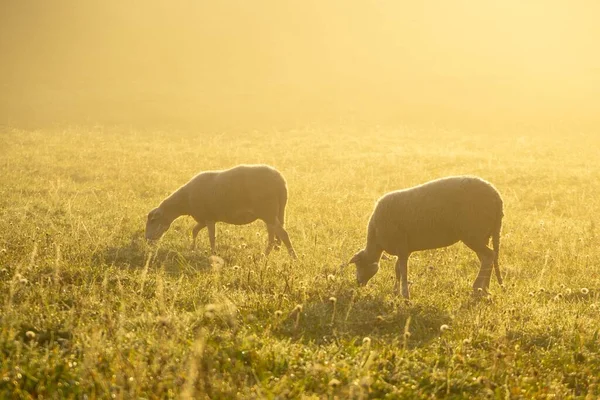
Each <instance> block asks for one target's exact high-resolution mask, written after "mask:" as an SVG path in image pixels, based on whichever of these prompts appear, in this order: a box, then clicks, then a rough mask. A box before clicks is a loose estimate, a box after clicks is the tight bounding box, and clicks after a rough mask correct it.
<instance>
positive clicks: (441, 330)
mask: <svg viewBox="0 0 600 400" xmlns="http://www.w3.org/2000/svg"><path fill="white" fill-rule="evenodd" d="M448 329H450V327H449V326H448V325H446V324H443V325H442V326H440V332H442V333H444V332H446V331H447V330H448Z"/></svg>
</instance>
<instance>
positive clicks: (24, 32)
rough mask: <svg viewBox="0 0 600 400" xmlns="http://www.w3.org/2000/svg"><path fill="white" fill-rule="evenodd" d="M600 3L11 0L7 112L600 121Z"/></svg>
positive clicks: (24, 116) (119, 118)
mask: <svg viewBox="0 0 600 400" xmlns="http://www.w3.org/2000/svg"><path fill="white" fill-rule="evenodd" d="M599 20H600V2H597V1H594V0H589V1H586V0H573V1H567V0H564V1H551V0H544V1H541V0H540V1H534V0H531V1H522V0H503V1H497V0H478V1H471V0H469V1H467V0H457V1H443V0H439V1H398V0H389V1H388V0H378V1H366V0H365V1H358V0H356V1H348V0H344V1H342V0H337V1H323V0H302V1H293V0H265V1H248V0H243V1H242V0H240V1H231V0H226V1H224V0H219V1H204V0H196V1H189V0H185V1H184V0H182V1H166V0H165V1H157V0H150V1H148V0H144V1H134V0H132V1H116V0H109V1H106V0H86V1H81V0H77V1H75V0H71V1H70V0H53V1H48V0H0V124H11V125H36V124H41V125H43V124H49V123H126V124H134V125H155V124H156V125H158V124H172V125H177V126H198V127H209V128H217V127H218V128H222V127H242V128H254V127H264V126H282V127H283V126H293V125H305V124H319V123H339V122H343V123H354V122H356V123H359V122H360V123H367V124H384V123H385V124H395V123H405V122H411V123H443V124H449V125H475V126H481V127H485V126H498V125H501V124H507V123H508V124H540V125H544V126H554V125H556V126H559V125H561V126H571V125H572V126H582V127H583V126H585V127H588V128H589V127H592V128H595V127H597V126H600V115H599V114H600V113H599V112H598V110H600V24H599V23H598V21H599Z"/></svg>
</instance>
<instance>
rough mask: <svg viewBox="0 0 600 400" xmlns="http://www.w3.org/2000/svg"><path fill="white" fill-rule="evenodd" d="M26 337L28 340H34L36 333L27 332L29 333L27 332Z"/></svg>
mask: <svg viewBox="0 0 600 400" xmlns="http://www.w3.org/2000/svg"><path fill="white" fill-rule="evenodd" d="M25 336H26V337H27V339H33V338H35V332H33V331H27V332H25Z"/></svg>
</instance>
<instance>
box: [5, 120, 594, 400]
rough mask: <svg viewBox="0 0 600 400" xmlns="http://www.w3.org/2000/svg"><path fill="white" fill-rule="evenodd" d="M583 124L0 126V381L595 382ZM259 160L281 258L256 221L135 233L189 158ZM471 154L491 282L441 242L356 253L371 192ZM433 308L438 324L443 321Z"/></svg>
mask: <svg viewBox="0 0 600 400" xmlns="http://www.w3.org/2000/svg"><path fill="white" fill-rule="evenodd" d="M598 148H600V139H598V138H594V137H592V136H586V135H583V134H578V133H577V132H569V133H568V134H564V135H563V134H559V133H552V132H540V131H539V130H538V131H528V130H526V129H523V130H521V131H518V132H517V131H512V132H498V133H496V134H493V135H492V134H480V133H477V132H476V133H472V134H466V133H464V132H459V131H449V130H444V129H441V128H436V127H431V128H428V129H409V128H406V129H387V128H386V129H384V128H372V129H366V130H360V131H359V130H356V129H350V128H348V129H346V128H336V129H325V128H306V129H302V130H295V131H261V132H256V131H255V132H242V133H237V134H233V133H223V134H221V133H216V134H215V133H212V132H201V131H194V132H166V131H164V132H152V131H135V130H126V129H120V128H119V129H117V128H103V127H93V128H70V129H52V130H45V131H44V130H39V131H22V130H15V129H9V128H1V130H0V310H1V312H0V398H111V397H112V398H170V397H183V398H186V397H187V398H209V397H210V398H232V397H236V396H237V397H239V398H274V397H277V398H298V397H303V398H335V397H338V398H415V397H419V398H437V397H448V398H467V397H478V398H486V397H489V398H498V399H500V398H502V399H504V398H550V397H553V396H554V397H555V398H570V397H573V398H586V396H588V397H589V398H596V397H597V396H599V395H600V386H598V385H599V384H600V354H599V352H600V338H599V329H600V316H599V310H600V299H599V294H600V285H599V282H600V247H599V246H598V234H599V233H598V232H597V229H598V225H599V222H600V221H599V217H598V211H599V210H600V200H599V199H600V154H599V151H598ZM254 162H261V163H268V164H271V165H273V166H275V167H277V168H278V169H279V170H280V171H281V172H282V173H283V174H284V176H285V177H286V178H287V180H288V188H289V197H290V199H289V203H288V208H287V220H286V226H287V229H288V232H289V234H290V237H291V239H292V243H293V244H294V246H295V248H296V251H297V252H298V255H299V259H298V260H297V261H293V262H292V261H291V260H290V258H289V257H288V255H287V252H286V251H285V250H281V251H279V252H274V253H273V254H271V256H270V257H269V258H265V257H264V256H263V255H261V252H262V251H263V250H264V248H265V245H266V229H265V228H264V225H263V224H262V223H259V222H256V223H253V224H251V225H246V226H230V225H225V224H218V226H217V235H218V236H217V248H218V253H219V255H220V256H221V257H222V258H223V260H224V263H223V264H222V265H221V264H220V263H215V262H211V260H210V259H209V258H208V253H207V249H208V237H207V234H206V231H203V232H201V234H200V236H199V240H198V248H197V250H196V251H191V250H189V245H190V241H191V235H190V231H191V228H192V227H193V221H192V220H191V219H190V218H180V219H179V220H177V221H176V222H175V223H174V224H173V226H172V227H171V229H170V230H169V231H168V232H167V234H166V235H165V236H164V237H163V239H162V240H161V241H160V242H159V245H158V248H151V247H149V246H148V245H147V244H146V243H145V240H144V236H143V229H144V224H145V218H146V214H147V212H148V211H149V210H151V209H152V208H153V207H155V206H156V205H158V203H159V202H160V201H161V200H162V199H163V198H164V197H165V196H167V195H168V194H170V193H171V192H172V191H174V190H175V189H176V188H177V187H179V186H180V185H182V184H183V183H185V182H187V180H188V179H189V178H190V177H192V176H193V175H194V174H195V173H197V172H199V171H202V170H207V169H221V168H228V167H230V166H233V165H236V164H238V163H254ZM463 173H468V174H474V175H479V176H481V177H483V178H485V179H487V180H489V181H490V182H492V183H493V184H494V185H495V186H496V187H497V188H498V190H499V191H500V193H501V194H502V196H503V198H504V204H505V209H504V211H505V218H504V225H503V231H502V236H501V245H500V246H501V247H500V267H501V270H502V271H503V274H504V275H505V277H506V279H505V282H506V285H505V288H504V289H502V288H500V287H499V286H498V284H497V282H496V281H495V279H492V284H491V292H492V295H491V296H490V297H489V298H484V299H480V300H478V299H476V298H474V297H472V295H471V284H472V282H473V280H474V279H475V276H476V274H477V271H478V268H479V265H478V262H477V258H476V256H475V254H474V253H472V252H471V251H470V250H468V249H467V248H466V247H465V246H464V245H462V244H457V245H454V246H452V247H449V248H445V249H439V250H435V251H426V252H420V253H415V254H413V256H412V257H411V259H410V263H409V280H411V281H412V286H411V295H412V299H411V302H410V303H409V304H406V303H405V302H404V301H403V300H401V299H399V298H397V297H396V296H394V295H393V282H394V272H393V261H383V262H382V268H381V269H380V271H379V273H378V274H377V275H376V276H375V277H374V278H373V279H372V280H371V282H369V284H368V285H367V286H366V287H363V288H360V289H359V288H357V287H356V283H355V279H354V269H353V266H350V267H348V268H347V269H345V270H344V271H340V269H339V265H340V264H341V263H342V262H344V261H347V260H348V259H349V258H350V257H351V256H352V255H353V254H354V253H355V252H356V251H357V250H359V249H360V248H361V247H362V246H363V245H364V241H365V234H366V223H367V220H368V218H369V215H370V213H371V211H372V208H373V205H374V202H375V201H376V200H377V198H379V197H380V196H381V195H382V194H383V193H385V192H387V191H390V190H395V189H399V188H404V187H409V186H412V185H415V184H418V183H422V182H425V181H428V180H431V179H435V178H438V177H442V176H446V175H453V174H463ZM446 328H447V329H446Z"/></svg>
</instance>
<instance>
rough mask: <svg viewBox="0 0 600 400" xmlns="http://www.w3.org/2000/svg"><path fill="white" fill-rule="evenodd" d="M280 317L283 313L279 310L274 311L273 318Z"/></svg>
mask: <svg viewBox="0 0 600 400" xmlns="http://www.w3.org/2000/svg"><path fill="white" fill-rule="evenodd" d="M282 315H283V311H281V310H277V311H275V316H276V317H277V318H279V317H281V316H282Z"/></svg>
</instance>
